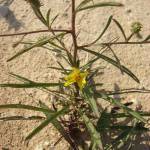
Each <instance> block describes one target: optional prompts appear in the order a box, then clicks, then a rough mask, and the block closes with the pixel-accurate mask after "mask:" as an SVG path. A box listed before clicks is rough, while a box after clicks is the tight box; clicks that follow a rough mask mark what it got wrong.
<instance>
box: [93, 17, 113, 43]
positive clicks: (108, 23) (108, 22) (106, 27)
mask: <svg viewBox="0 0 150 150" xmlns="http://www.w3.org/2000/svg"><path fill="white" fill-rule="evenodd" d="M112 18H113V16H110V17H109V19H108V21H107V24H106V26H105V28H104V29H103V31H102V33H101V34H100V35H99V37H98V38H97V39H96V40H94V41H93V42H92V43H91V44H90V45H92V44H94V43H96V42H97V41H98V40H99V39H100V38H101V37H102V36H103V35H104V33H105V32H106V30H107V29H108V27H109V25H110V23H111V20H112Z"/></svg>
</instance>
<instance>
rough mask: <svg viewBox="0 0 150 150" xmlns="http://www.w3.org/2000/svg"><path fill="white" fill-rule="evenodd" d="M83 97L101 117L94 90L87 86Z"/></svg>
mask: <svg viewBox="0 0 150 150" xmlns="http://www.w3.org/2000/svg"><path fill="white" fill-rule="evenodd" d="M83 97H84V100H85V101H86V102H87V103H88V104H89V105H90V106H91V109H92V110H93V112H94V113H95V115H96V116H97V117H99V111H98V107H97V103H96V99H95V98H94V92H93V90H92V88H91V87H89V86H87V87H85V88H84V89H83Z"/></svg>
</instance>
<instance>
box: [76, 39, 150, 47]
mask: <svg viewBox="0 0 150 150" xmlns="http://www.w3.org/2000/svg"><path fill="white" fill-rule="evenodd" d="M124 44H128V45H134V44H150V41H140V42H106V43H105V42H104V43H99V44H97V45H109V46H110V45H124ZM90 46H91V45H89V44H86V45H82V46H78V48H79V49H82V48H85V47H90Z"/></svg>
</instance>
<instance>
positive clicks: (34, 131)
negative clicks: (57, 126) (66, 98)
mask: <svg viewBox="0 0 150 150" xmlns="http://www.w3.org/2000/svg"><path fill="white" fill-rule="evenodd" d="M66 111H67V109H66V108H64V109H62V110H60V111H58V112H56V113H54V114H53V115H51V116H50V117H49V118H47V119H46V120H45V121H43V122H42V123H41V124H40V125H39V126H38V127H36V128H35V129H34V130H33V131H32V132H31V133H30V134H29V135H28V136H27V137H26V139H25V140H30V139H31V138H33V136H35V135H36V134H37V133H39V132H40V131H41V130H42V129H43V128H45V127H46V126H47V125H48V124H49V123H51V122H52V121H53V120H54V119H56V118H58V117H60V116H62V115H64V114H65V113H66Z"/></svg>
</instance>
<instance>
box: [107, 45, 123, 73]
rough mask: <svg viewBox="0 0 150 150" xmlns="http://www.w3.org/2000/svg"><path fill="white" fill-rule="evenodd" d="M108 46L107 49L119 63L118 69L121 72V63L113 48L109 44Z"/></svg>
mask: <svg viewBox="0 0 150 150" xmlns="http://www.w3.org/2000/svg"><path fill="white" fill-rule="evenodd" d="M108 48H109V50H110V51H111V52H112V54H113V55H114V57H115V59H116V62H117V63H118V65H119V69H120V71H121V73H122V74H123V68H122V65H121V63H120V60H119V58H118V56H117V55H116V54H115V52H114V50H113V49H112V48H111V47H110V46H108Z"/></svg>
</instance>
